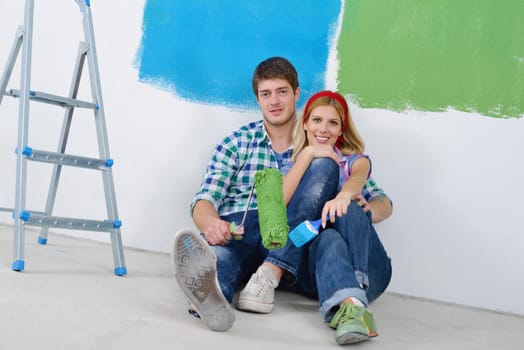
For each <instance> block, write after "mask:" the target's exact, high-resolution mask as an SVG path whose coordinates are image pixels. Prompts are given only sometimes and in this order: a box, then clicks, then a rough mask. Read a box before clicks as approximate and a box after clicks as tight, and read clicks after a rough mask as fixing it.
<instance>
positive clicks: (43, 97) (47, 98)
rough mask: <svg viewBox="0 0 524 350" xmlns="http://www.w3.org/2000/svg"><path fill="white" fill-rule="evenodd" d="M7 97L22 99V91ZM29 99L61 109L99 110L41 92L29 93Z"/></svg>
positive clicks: (76, 101) (9, 92) (69, 99)
mask: <svg viewBox="0 0 524 350" xmlns="http://www.w3.org/2000/svg"><path fill="white" fill-rule="evenodd" d="M5 94H6V95H8V96H12V97H20V90H16V89H10V90H7V91H6V92H5ZM29 99H30V100H34V101H37V102H43V103H49V104H53V105H57V106H61V107H78V108H90V109H98V105H97V104H95V103H92V102H86V101H81V100H76V99H72V98H67V97H62V96H58V95H52V94H48V93H45V92H40V91H33V90H30V91H29Z"/></svg>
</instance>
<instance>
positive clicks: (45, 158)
mask: <svg viewBox="0 0 524 350" xmlns="http://www.w3.org/2000/svg"><path fill="white" fill-rule="evenodd" d="M22 154H23V155H25V156H26V157H27V159H28V160H33V161H35V162H43V163H52V164H60V165H68V166H74V167H79V168H87V169H97V170H108V169H110V168H111V167H112V166H113V163H114V161H113V159H97V158H88V157H80V156H74V155H68V154H64V153H56V152H48V151H42V150H36V149H32V148H31V147H27V146H26V147H24V149H23V150H22Z"/></svg>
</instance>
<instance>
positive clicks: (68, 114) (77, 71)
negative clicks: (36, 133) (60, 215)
mask: <svg viewBox="0 0 524 350" xmlns="http://www.w3.org/2000/svg"><path fill="white" fill-rule="evenodd" d="M87 50H88V46H87V45H86V43H84V42H81V43H80V44H79V46H78V53H77V56H76V62H75V68H74V70H73V78H72V81H71V86H70V88H69V94H68V97H69V98H71V99H76V97H77V95H78V90H79V87H80V81H81V78H82V71H83V68H84V63H85V59H86V54H87ZM73 113H74V108H73V107H66V109H65V113H64V120H63V123H62V130H61V131H60V138H59V141H58V147H57V153H62V154H64V153H65V151H66V147H67V141H68V139H69V131H70V130H71V122H72V120H73ZM61 172H62V165H61V164H56V165H55V166H54V167H53V173H52V175H51V181H50V183H49V190H48V192H47V199H46V205H45V209H44V210H45V212H46V213H47V215H50V216H51V215H52V214H53V209H54V205H55V199H56V192H57V190H58V183H59V181H60V175H61ZM48 234H49V226H43V227H42V228H41V230H40V235H39V237H38V242H40V243H41V244H46V243H47V236H48Z"/></svg>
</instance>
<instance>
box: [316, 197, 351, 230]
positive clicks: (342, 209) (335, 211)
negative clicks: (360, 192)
mask: <svg viewBox="0 0 524 350" xmlns="http://www.w3.org/2000/svg"><path fill="white" fill-rule="evenodd" d="M352 197H353V196H352V195H351V193H349V192H339V193H338V194H337V196H336V197H335V198H333V199H332V200H330V201H327V202H326V204H324V208H323V209H322V217H321V219H322V227H323V228H326V223H327V219H328V218H329V221H330V222H335V218H336V217H337V216H343V215H345V214H346V213H347V211H348V207H349V205H350V204H351V200H352V199H353V198H352Z"/></svg>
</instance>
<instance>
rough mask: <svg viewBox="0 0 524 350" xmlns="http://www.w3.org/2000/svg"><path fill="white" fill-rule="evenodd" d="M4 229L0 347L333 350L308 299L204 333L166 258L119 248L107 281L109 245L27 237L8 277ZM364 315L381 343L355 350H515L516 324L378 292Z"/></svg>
mask: <svg viewBox="0 0 524 350" xmlns="http://www.w3.org/2000/svg"><path fill="white" fill-rule="evenodd" d="M12 241H13V229H12V226H8V225H2V224H0V257H1V259H0V350H25V349H39V350H46V349H50V350H51V349H52V350H60V349H75V350H83V349H104V350H107V349H154V350H162V349H169V350H174V349H176V350H183V349H213V350H215V349H217V350H218V349H243V348H244V349H248V348H249V349H264V350H267V349H301V350H302V349H329V348H332V349H335V348H338V347H339V346H338V345H337V344H336V343H335V340H334V332H333V330H331V329H330V328H329V327H327V326H326V325H325V324H323V323H322V321H321V319H320V316H319V314H318V312H317V304H316V302H315V301H314V300H310V299H306V298H303V297H301V296H298V295H294V294H290V293H286V292H281V291H277V297H276V306H275V310H274V312H273V313H272V314H269V315H257V314H250V313H245V312H240V311H236V319H237V320H236V323H235V324H234V325H233V327H232V328H231V329H230V330H229V331H228V332H224V333H216V332H211V331H209V330H208V329H207V328H205V326H204V324H203V323H202V322H201V321H199V320H198V319H196V318H193V317H191V316H189V315H188V314H187V311H186V310H187V303H186V302H185V300H184V298H183V295H182V293H181V292H180V291H179V290H178V287H177V284H176V282H175V279H174V278H173V276H172V272H171V264H170V258H169V256H168V255H167V254H160V253H152V252H147V251H140V250H133V249H126V251H125V254H126V264H127V269H128V275H127V276H126V277H117V276H115V275H114V274H113V259H112V252H111V248H110V246H109V245H106V244H103V243H98V242H93V241H90V240H83V239H77V238H72V237H67V236H62V235H58V234H50V236H49V241H48V245H47V246H41V245H38V244H37V243H36V241H37V233H36V232H35V231H32V230H26V246H25V248H26V249H25V270H24V271H23V272H14V271H12V270H11V263H12ZM371 309H372V310H373V312H374V314H375V319H376V321H377V325H378V331H379V334H380V336H379V337H377V338H374V339H372V340H370V341H368V342H365V343H361V344H357V345H353V346H354V347H355V348H359V349H370V350H371V349H388V350H395V349H417V350H423V349H447V350H448V349H460V350H466V349H472V350H473V349H475V350H480V349H506V350H509V349H523V348H524V345H523V344H524V317H519V316H514V315H503V314H498V313H493V312H488V311H483V310H478V309H471V308H466V307H460V306H454V305H448V304H440V303H436V302H431V301H427V300H419V299H414V298H408V297H403V296H400V295H395V294H392V293H386V294H385V295H384V296H382V297H381V298H380V299H379V300H378V301H377V302H375V303H374V304H372V307H371Z"/></svg>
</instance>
